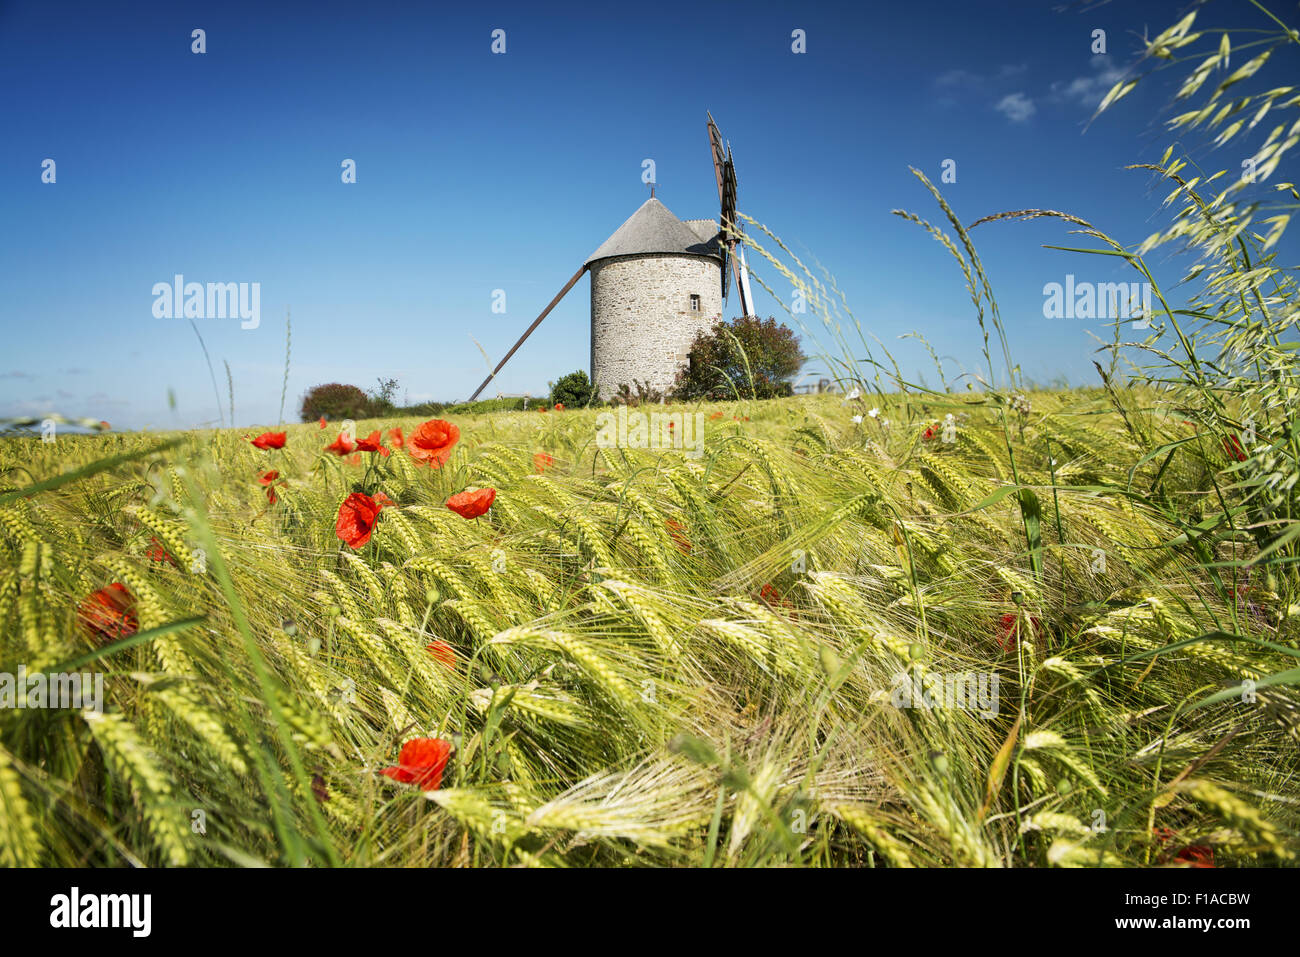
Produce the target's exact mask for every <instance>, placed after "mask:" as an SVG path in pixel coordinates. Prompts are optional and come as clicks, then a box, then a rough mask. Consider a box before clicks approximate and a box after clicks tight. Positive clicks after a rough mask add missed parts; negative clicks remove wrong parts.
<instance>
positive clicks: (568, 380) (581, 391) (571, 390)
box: [551, 369, 592, 409]
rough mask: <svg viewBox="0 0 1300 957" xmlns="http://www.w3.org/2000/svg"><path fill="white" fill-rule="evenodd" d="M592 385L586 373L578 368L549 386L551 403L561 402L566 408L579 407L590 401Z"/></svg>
mask: <svg viewBox="0 0 1300 957" xmlns="http://www.w3.org/2000/svg"><path fill="white" fill-rule="evenodd" d="M591 393H592V385H591V380H590V379H588V378H587V373H585V372H583V371H582V370H581V369H579V370H578V371H577V372H570V373H569V374H568V375H566V376H562V377H561V378H560V380H559V381H558V382H556V383H555V385H553V386H552V387H551V404H552V405H554V404H555V403H557V402H560V403H563V404H564V407H565V408H567V409H580V408H582V407H583V406H585V405H586V404H587V403H588V402H590V401H591Z"/></svg>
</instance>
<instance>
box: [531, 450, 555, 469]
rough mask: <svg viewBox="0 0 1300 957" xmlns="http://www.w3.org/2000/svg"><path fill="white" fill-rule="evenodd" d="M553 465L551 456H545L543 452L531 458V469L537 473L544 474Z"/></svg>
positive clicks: (553, 460) (553, 461)
mask: <svg viewBox="0 0 1300 957" xmlns="http://www.w3.org/2000/svg"><path fill="white" fill-rule="evenodd" d="M554 464H555V459H553V458H551V456H549V455H547V454H546V453H545V452H538V453H537V454H536V455H534V456H533V468H535V469H536V470H537V471H538V472H539V473H541V472H545V471H546V470H547V469H549V468H550V467H551V466H552V465H554Z"/></svg>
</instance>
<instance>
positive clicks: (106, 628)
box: [77, 582, 140, 644]
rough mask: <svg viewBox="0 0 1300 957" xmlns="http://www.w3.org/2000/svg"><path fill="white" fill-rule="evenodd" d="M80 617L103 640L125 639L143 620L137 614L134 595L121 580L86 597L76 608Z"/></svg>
mask: <svg viewBox="0 0 1300 957" xmlns="http://www.w3.org/2000/svg"><path fill="white" fill-rule="evenodd" d="M77 617H78V619H80V621H81V623H82V624H83V625H85V626H86V627H87V628H89V629H90V630H91V631H93V632H94V633H95V634H97V635H99V636H100V637H101V638H103V639H104V641H112V640H113V639H115V638H125V637H126V636H127V635H134V634H135V633H136V632H137V631H138V630H139V629H140V620H139V619H138V618H136V616H135V597H134V596H133V595H132V594H131V593H130V592H129V591H127V590H126V586H125V585H123V584H122V583H121V582H113V584H111V585H109V586H108V587H107V588H101V589H100V590H99V591H97V592H95V593H93V594H91V595H89V596H87V597H86V599H85V600H84V601H83V602H82V603H81V605H80V607H79V608H78V609H77ZM101 644H102V642H101Z"/></svg>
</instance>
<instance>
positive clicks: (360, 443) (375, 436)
mask: <svg viewBox="0 0 1300 957" xmlns="http://www.w3.org/2000/svg"><path fill="white" fill-rule="evenodd" d="M357 451H358V452H378V453H379V454H380V455H385V456H386V455H388V454H389V453H388V449H386V448H384V447H383V446H382V445H380V444H379V430H378V429H375V431H373V432H371V433H370V434H369V435H368V436H366V437H365V438H364V439H357Z"/></svg>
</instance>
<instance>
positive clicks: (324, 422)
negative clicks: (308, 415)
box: [320, 415, 329, 429]
mask: <svg viewBox="0 0 1300 957" xmlns="http://www.w3.org/2000/svg"><path fill="white" fill-rule="evenodd" d="M328 424H329V423H328V422H326V421H325V416H323V415H322V416H321V417H320V427H321V428H322V429H323V428H325V426H326V425H328Z"/></svg>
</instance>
